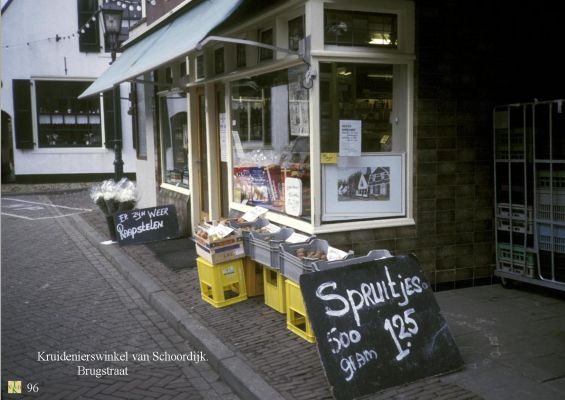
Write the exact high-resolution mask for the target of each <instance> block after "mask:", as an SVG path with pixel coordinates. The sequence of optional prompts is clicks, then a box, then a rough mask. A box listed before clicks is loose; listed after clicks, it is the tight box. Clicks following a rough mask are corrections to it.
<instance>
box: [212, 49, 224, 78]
mask: <svg viewBox="0 0 565 400" xmlns="http://www.w3.org/2000/svg"><path fill="white" fill-rule="evenodd" d="M214 73H215V74H216V75H220V74H223V73H224V48H223V47H221V48H219V49H216V50H214Z"/></svg>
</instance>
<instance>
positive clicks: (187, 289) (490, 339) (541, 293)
mask: <svg viewBox="0 0 565 400" xmlns="http://www.w3.org/2000/svg"><path fill="white" fill-rule="evenodd" d="M15 197H17V198H20V199H24V198H25V197H24V196H15ZM48 197H49V199H50V200H51V201H52V202H53V203H55V204H60V205H64V206H67V207H79V208H94V207H93V205H92V203H91V201H90V199H89V198H88V192H87V191H71V192H68V193H62V192H52V193H51V194H49V196H48ZM31 208H33V207H31ZM30 212H31V210H30ZM69 212H71V211H69ZM77 212H79V211H77ZM72 218H73V217H71V219H72ZM4 219H5V218H4V217H3V220H4ZM63 220H64V219H63ZM76 220H77V221H81V223H80V225H81V226H76V228H77V229H78V230H82V231H88V230H95V231H97V232H99V233H101V234H103V235H107V227H106V222H105V220H104V218H103V216H102V214H101V213H100V212H99V211H98V210H94V211H93V212H84V213H82V214H80V218H77V219H76ZM75 222H76V221H75ZM4 229H6V227H5V226H3V234H4V233H5V232H4ZM36 239H37V240H35V241H34V243H35V242H37V243H40V242H41V240H40V239H42V240H43V241H45V240H47V241H49V239H47V238H43V237H41V238H39V237H37V238H36ZM4 240H5V239H4ZM14 246H15V245H14ZM87 247H88V246H87ZM119 250H120V251H121V252H123V254H125V255H127V256H128V257H129V258H130V259H132V260H134V261H135V263H137V265H138V266H139V267H140V268H143V270H144V271H146V272H147V273H148V274H149V275H151V276H152V277H153V278H154V280H155V281H157V282H158V284H159V285H160V286H162V287H163V288H165V290H166V291H167V292H168V293H170V294H171V295H172V296H173V297H174V298H175V299H176V300H177V301H178V303H179V304H180V305H181V306H182V307H183V308H184V309H186V310H187V311H189V312H190V313H191V314H192V315H194V317H195V318H196V319H199V320H200V321H202V323H203V324H204V325H206V326H207V327H208V328H209V330H210V331H211V332H213V333H214V334H215V335H216V336H217V337H218V338H220V339H221V340H222V341H223V342H224V343H225V344H226V345H227V346H229V347H230V348H231V349H232V350H233V351H234V352H236V353H237V354H238V357H241V358H243V359H245V360H247V362H248V364H249V365H251V366H252V367H253V369H254V370H255V371H256V372H257V373H258V374H260V375H261V376H262V377H264V379H265V380H266V381H267V382H268V384H270V385H272V387H273V388H275V389H276V390H277V391H278V392H279V393H281V395H282V396H283V397H284V398H286V399H289V400H290V399H299V400H310V399H311V400H318V399H320V400H323V399H331V398H332V397H331V394H330V391H329V388H328V384H327V381H326V379H325V377H324V375H323V371H322V368H321V365H320V360H319V357H318V354H317V352H316V348H315V346H313V345H311V344H309V343H307V342H305V341H304V340H302V339H300V338H298V337H297V336H295V335H294V334H292V333H290V332H289V331H288V330H287V329H285V318H284V315H282V314H278V313H277V312H275V311H274V310H272V309H270V308H269V307H266V306H265V304H264V302H263V301H262V298H260V297H255V298H251V299H249V300H248V301H245V302H242V303H238V304H235V305H233V306H230V307H227V308H225V309H212V308H211V307H210V306H209V305H208V304H206V303H204V302H203V301H202V300H201V299H200V293H199V288H198V278H197V274H196V271H195V269H194V268H185V269H181V270H179V271H177V272H175V271H172V270H171V269H169V268H167V266H166V265H164V264H163V263H161V262H160V261H159V260H158V259H157V258H156V257H155V255H154V254H153V253H152V252H151V250H150V249H149V248H148V247H147V246H144V245H139V246H126V247H121V248H119ZM61 251H63V248H62V247H61ZM3 261H4V260H3ZM191 264H192V263H191ZM39 266H41V263H40V262H36V266H35V267H36V268H37V267H39ZM43 268H45V266H43ZM2 278H4V276H2ZM4 284H5V280H4V281H3V285H4ZM36 287H37V288H38V289H37V293H38V294H40V293H41V290H40V288H41V286H40V285H38V286H36ZM436 298H437V300H438V303H439V304H440V307H441V309H442V313H443V314H444V316H445V317H446V319H447V322H448V324H449V326H450V329H451V331H452V333H453V335H454V338H455V341H456V343H457V344H458V347H459V349H460V351H461V353H462V355H463V358H464V361H465V367H464V369H463V370H462V371H460V372H457V373H454V374H449V375H444V376H440V377H431V378H428V379H424V380H420V381H417V382H414V383H411V384H406V385H403V386H399V387H395V388H391V389H389V390H385V391H383V392H380V393H377V394H374V395H371V396H367V397H366V398H364V400H367V399H371V400H401V399H406V400H434V399H441V400H464V399H473V400H475V399H477V400H478V399H481V398H484V399H487V400H500V399H513V400H516V399H519V400H529V399H531V398H540V399H544V400H548V399H551V400H553V399H556V400H557V399H562V398H563V393H565V363H563V359H565V358H564V357H565V347H564V346H563V343H565V342H564V341H563V340H564V338H565V303H564V302H563V296H562V295H556V294H552V293H548V292H547V291H545V290H536V289H535V288H534V289H531V288H523V289H519V290H516V291H512V290H510V291H509V290H505V289H502V288H501V287H500V286H498V285H495V286H484V287H476V288H468V289H461V290H453V291H447V292H440V293H437V294H436ZM18 306H20V307H21V308H22V309H24V310H25V307H24V306H23V305H21V304H19V305H18ZM87 308H88V307H87ZM4 318H6V317H5V316H4ZM22 323H23V322H22ZM4 325H6V323H5V322H4ZM100 335H101V337H104V336H103V334H100ZM98 338H99V334H98V333H96V334H94V335H93V337H92V340H93V341H94V340H99V339H98ZM44 340H49V339H44ZM122 347H123V346H122ZM19 353H20V354H23V352H19ZM202 364H203V363H201V364H199V365H202ZM143 368H144V370H145V368H147V367H143ZM41 371H43V369H41ZM3 390H5V388H3ZM135 398H138V397H135ZM181 398H183V397H181Z"/></svg>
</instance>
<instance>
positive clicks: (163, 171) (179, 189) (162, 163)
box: [156, 90, 191, 196]
mask: <svg viewBox="0 0 565 400" xmlns="http://www.w3.org/2000/svg"><path fill="white" fill-rule="evenodd" d="M169 95H178V93H177V92H173V91H170V90H165V91H162V92H159V93H157V94H156V100H157V104H156V107H159V120H158V121H157V126H158V131H157V134H158V135H159V143H160V153H161V154H160V157H159V159H160V169H161V184H160V185H159V186H160V187H161V188H162V189H167V190H170V191H172V192H177V193H180V194H183V195H185V196H190V194H191V191H190V187H191V186H190V185H191V183H190V175H191V171H190V165H189V164H188V162H189V160H188V158H187V160H186V162H187V166H188V168H189V171H188V174H189V184H188V188H186V187H181V186H178V185H180V183H179V184H177V185H174V184H172V183H167V182H165V175H166V170H167V169H166V164H165V163H166V160H165V149H164V148H163V136H164V135H165V134H166V133H165V132H163V129H162V125H161V118H163V109H162V106H161V102H162V100H163V99H166V98H167V96H169ZM186 96H187V99H186V103H187V104H186V113H187V121H186V126H187V130H188V131H187V135H188V137H187V139H188V146H189V149H190V110H189V99H188V96H189V94H188V93H186ZM189 153H190V151H189Z"/></svg>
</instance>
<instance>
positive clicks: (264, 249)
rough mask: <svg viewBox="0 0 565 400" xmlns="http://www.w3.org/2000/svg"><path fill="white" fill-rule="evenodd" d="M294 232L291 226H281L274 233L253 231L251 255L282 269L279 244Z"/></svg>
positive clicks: (255, 258) (271, 266)
mask: <svg viewBox="0 0 565 400" xmlns="http://www.w3.org/2000/svg"><path fill="white" fill-rule="evenodd" d="M293 233H294V230H293V229H291V228H281V229H280V230H279V231H278V232H273V233H271V232H268V233H264V232H261V231H259V232H251V234H250V246H249V247H250V248H249V253H250V254H249V257H251V259H252V260H254V261H256V262H258V263H260V264H263V265H267V266H268V267H270V268H272V269H275V270H280V262H279V257H280V247H279V245H280V244H281V243H283V242H284V241H285V240H286V239H287V238H288V237H289V236H290V235H292V234H293Z"/></svg>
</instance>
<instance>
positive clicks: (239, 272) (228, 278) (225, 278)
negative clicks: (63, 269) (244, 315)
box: [196, 257, 247, 308]
mask: <svg viewBox="0 0 565 400" xmlns="http://www.w3.org/2000/svg"><path fill="white" fill-rule="evenodd" d="M196 265H197V267H198V279H199V280H200V293H201V296H202V300H204V301H206V302H207V303H210V304H211V305H213V306H214V307H216V308H221V307H225V306H229V305H230V304H235V303H239V302H240V301H244V300H247V289H246V287H245V273H244V270H243V262H242V260H241V259H237V260H232V261H228V262H224V263H221V264H212V263H210V262H208V261H206V260H205V259H203V258H202V257H198V258H197V259H196Z"/></svg>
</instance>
